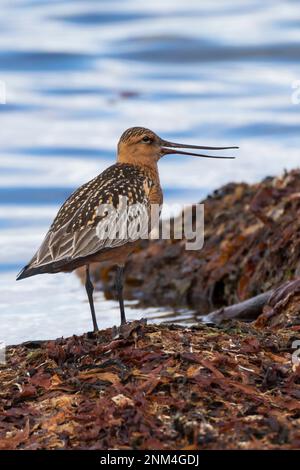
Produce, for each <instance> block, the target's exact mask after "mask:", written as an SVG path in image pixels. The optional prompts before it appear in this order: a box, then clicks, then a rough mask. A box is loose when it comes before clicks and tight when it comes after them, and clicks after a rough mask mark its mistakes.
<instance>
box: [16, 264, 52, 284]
mask: <svg viewBox="0 0 300 470" xmlns="http://www.w3.org/2000/svg"><path fill="white" fill-rule="evenodd" d="M43 272H46V271H44V270H43V269H42V266H41V267H39V268H30V266H29V265H27V266H24V268H23V269H22V270H21V271H20V272H19V274H18V275H17V278H16V281H20V280H21V279H25V278H26V277H31V276H35V275H36V274H42V273H43Z"/></svg>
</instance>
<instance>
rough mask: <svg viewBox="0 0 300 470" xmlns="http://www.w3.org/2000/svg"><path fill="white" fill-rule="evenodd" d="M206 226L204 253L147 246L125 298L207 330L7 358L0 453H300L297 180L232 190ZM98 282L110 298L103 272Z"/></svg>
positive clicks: (78, 344) (135, 329) (218, 195)
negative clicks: (187, 311)
mask: <svg viewBox="0 0 300 470" xmlns="http://www.w3.org/2000/svg"><path fill="white" fill-rule="evenodd" d="M205 214H206V215H205V245H204V248H203V250H201V251H200V252H192V251H190V252H187V251H185V250H184V241H179V240H171V241H165V240H158V241H151V242H149V243H148V245H147V246H145V247H143V248H144V249H143V250H142V249H140V250H139V251H137V252H136V253H135V254H134V255H133V256H132V258H131V260H130V263H129V266H128V267H127V271H126V296H127V297H128V298H135V299H139V300H140V302H141V303H142V304H144V305H153V304H156V305H176V306H178V305H183V306H192V307H193V308H195V309H197V311H199V313H201V314H209V316H208V317H207V318H209V319H210V321H211V324H209V325H208V324H199V325H197V326H195V327H192V328H184V327H180V326H172V325H159V326H157V325H147V324H146V323H145V322H143V321H140V322H138V321H136V322H133V323H130V324H128V325H126V327H125V328H123V330H122V331H120V332H119V333H118V334H116V331H115V330H114V329H108V330H104V331H100V332H99V333H97V334H93V333H87V334H84V335H82V336H73V337H70V338H59V339H57V340H53V341H32V342H27V343H24V344H21V345H18V346H10V347H9V348H7V364H6V365H3V366H1V367H0V382H1V390H0V449H187V450H193V449H299V448H300V365H299V358H300V278H299V275H300V231H299V228H300V227H299V226H300V217H299V215H300V172H299V171H298V170H295V171H292V172H290V173H286V174H285V175H283V176H282V177H280V178H267V179H265V180H264V181H263V182H262V183H260V184H256V185H247V184H230V185H227V186H225V187H223V188H221V189H220V190H218V191H215V192H214V193H213V195H212V196H211V197H209V198H207V200H206V201H205ZM93 274H94V279H97V280H99V281H101V283H102V286H103V288H104V289H105V291H106V293H107V295H109V296H111V295H113V290H112V279H113V270H112V268H111V267H110V266H104V267H101V268H100V267H96V268H95V269H94V273H93ZM247 318H248V319H249V318H251V320H252V321H251V323H250V322H244V321H241V319H243V320H245V319H247Z"/></svg>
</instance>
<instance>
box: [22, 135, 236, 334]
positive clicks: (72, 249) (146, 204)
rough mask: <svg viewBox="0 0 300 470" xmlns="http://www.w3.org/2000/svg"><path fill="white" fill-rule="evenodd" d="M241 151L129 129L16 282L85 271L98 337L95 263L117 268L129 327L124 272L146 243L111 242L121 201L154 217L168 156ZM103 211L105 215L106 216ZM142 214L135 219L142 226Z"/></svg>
mask: <svg viewBox="0 0 300 470" xmlns="http://www.w3.org/2000/svg"><path fill="white" fill-rule="evenodd" d="M233 148H238V147H207V146H199V145H184V144H176V143H174V142H168V141H166V140H163V139H161V138H160V137H159V136H158V135H156V134H155V133H154V132H152V131H150V130H149V129H146V128H143V127H132V128H130V129H127V130H126V131H125V132H124V133H123V134H122V136H121V138H120V140H119V143H118V155H117V163H116V164H114V165H112V166H110V167H109V168H107V169H106V170H105V171H103V173H101V174H100V175H98V176H96V177H95V178H94V179H92V180H91V181H89V182H88V183H86V184H84V185H82V186H81V187H80V188H79V189H77V190H76V191H75V192H74V193H73V194H71V196H70V197H69V198H68V199H67V200H66V201H65V203H64V204H63V205H62V207H61V208H60V210H59V211H58V214H57V216H56V217H55V219H54V221H53V223H52V225H51V227H50V229H49V231H48V232H47V234H46V236H45V239H44V241H43V242H42V245H41V246H40V248H39V250H38V251H37V253H36V254H35V255H34V257H33V258H32V260H31V261H30V263H29V264H28V265H27V266H25V267H24V268H23V269H22V271H21V272H20V273H19V275H18V277H17V280H19V279H24V278H26V277H30V276H35V275H36V274H43V273H58V272H70V271H73V270H74V269H76V268H78V267H80V266H85V267H86V282H85V288H86V292H87V296H88V300H89V304H90V309H91V314H92V320H93V326H94V331H98V325H97V320H96V314H95V308H94V302H93V290H94V287H93V284H92V282H91V279H90V272H89V266H90V264H91V263H95V262H101V261H110V262H111V263H112V264H114V265H116V266H117V274H116V291H117V296H118V300H119V305H120V314H121V325H123V324H124V323H126V317H125V310H124V302H123V270H124V264H125V261H126V259H127V257H128V256H129V254H130V253H131V252H132V251H133V250H134V248H135V245H136V244H137V243H138V241H139V239H140V238H141V233H140V231H137V233H136V235H135V234H134V233H131V234H130V237H128V236H127V237H120V236H119V234H118V233H116V234H115V236H114V237H112V236H110V230H111V229H112V228H113V225H115V224H116V222H117V220H116V214H118V212H113V214H114V218H113V217H112V212H111V211H109V210H108V209H107V207H108V206H109V205H110V206H112V207H113V208H114V209H116V210H118V208H119V206H120V199H121V198H123V197H125V198H126V200H127V207H128V206H131V205H137V204H138V205H139V206H138V207H140V208H146V211H147V212H148V213H149V211H150V208H151V205H152V204H157V205H159V206H161V205H162V202H163V193H162V189H161V186H160V181H159V173H158V167H157V163H158V161H159V160H160V159H161V158H162V157H163V156H165V155H169V154H180V155H192V156H196V157H205V158H234V157H222V156H218V157H217V156H213V155H203V154H199V153H194V152H190V151H186V150H179V149H195V150H196V149H197V150H223V149H233ZM103 207H104V210H103ZM141 214H142V211H141V210H137V211H135V212H134V213H133V214H131V218H135V219H136V220H135V221H137V222H138V221H139V218H141Z"/></svg>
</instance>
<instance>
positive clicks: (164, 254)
mask: <svg viewBox="0 0 300 470" xmlns="http://www.w3.org/2000/svg"><path fill="white" fill-rule="evenodd" d="M203 202H204V204H205V243H204V247H203V249H202V250H200V251H187V250H185V240H174V239H173V240H156V241H155V240H153V241H150V242H148V243H145V242H143V244H142V246H141V247H140V249H139V250H138V251H137V252H136V253H134V254H133V255H132V257H131V259H130V261H129V263H128V266H127V270H126V276H125V277H126V279H125V281H126V282H125V295H126V297H127V298H131V299H132V298H135V299H139V300H140V301H141V302H142V303H144V304H146V305H151V304H152V305H153V304H156V305H176V306H177V307H178V306H179V305H182V306H186V305H188V306H191V307H192V308H194V309H197V310H198V311H199V312H201V313H207V312H209V311H211V310H214V309H216V308H219V307H222V306H226V305H231V304H234V303H237V302H239V301H242V300H245V299H247V298H250V297H253V296H255V295H258V294H260V293H261V292H265V291H267V290H269V289H271V288H274V287H277V286H279V285H280V284H281V283H282V282H284V281H287V280H290V279H292V278H294V277H297V276H299V274H300V171H299V170H293V171H291V172H288V173H285V174H284V175H283V176H282V177H278V178H266V179H265V180H263V181H262V182H261V183H258V184H254V185H248V184H244V183H241V184H228V185H226V186H224V187H222V188H221V189H219V190H217V191H215V192H214V193H213V194H212V195H211V196H209V197H208V198H207V199H206V200H205V201H203ZM94 275H95V279H98V280H99V279H100V280H101V282H102V285H103V288H104V290H105V292H106V293H107V295H108V296H112V295H113V279H114V273H113V269H112V267H110V266H104V267H101V266H99V267H98V266H97V267H96V268H95V271H94Z"/></svg>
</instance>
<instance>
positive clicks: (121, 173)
mask: <svg viewBox="0 0 300 470" xmlns="http://www.w3.org/2000/svg"><path fill="white" fill-rule="evenodd" d="M154 186H155V182H154V181H153V179H152V178H151V175H150V174H149V171H147V170H146V169H143V168H141V167H138V166H135V165H130V164H124V163H117V164H115V165H112V166H111V167H109V168H107V169H106V170H105V171H104V172H103V173H101V174H100V175H98V176H96V177H95V178H94V179H92V180H91V181H89V182H88V183H86V184H84V185H82V186H81V187H80V188H78V189H77V190H76V191H75V192H74V193H73V194H71V196H70V197H69V198H68V199H67V200H66V201H65V203H64V204H63V205H62V207H61V208H60V210H59V211H58V214H57V216H56V217H55V219H54V221H53V223H52V225H51V227H50V229H49V231H48V233H47V234H46V237H45V239H44V241H43V243H42V245H41V247H40V249H39V250H38V251H37V253H36V254H35V255H34V257H33V258H32V260H31V261H30V263H29V264H28V265H27V266H26V267H25V273H26V271H27V273H28V275H34V274H38V273H40V272H56V271H59V270H61V269H62V267H65V268H66V269H68V266H69V267H70V268H72V267H73V266H76V260H77V259H78V258H80V259H82V258H85V257H89V256H92V255H95V254H96V253H99V252H101V251H105V250H108V249H111V248H116V247H120V246H122V245H124V244H126V243H128V242H133V241H135V240H126V239H118V240H111V239H109V238H104V239H102V240H101V239H99V225H100V231H101V223H103V224H104V223H107V221H106V220H105V219H106V217H107V215H105V214H102V215H99V214H98V208H99V206H100V205H101V204H112V205H113V207H114V208H118V206H119V196H126V197H127V198H128V205H131V204H132V205H133V204H137V203H140V204H142V205H144V206H146V207H148V208H149V207H150V203H151V201H150V199H151V198H150V192H151V189H152V188H153V189H154ZM74 261H75V262H74ZM25 273H24V274H25Z"/></svg>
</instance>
